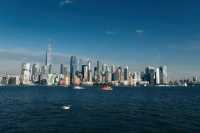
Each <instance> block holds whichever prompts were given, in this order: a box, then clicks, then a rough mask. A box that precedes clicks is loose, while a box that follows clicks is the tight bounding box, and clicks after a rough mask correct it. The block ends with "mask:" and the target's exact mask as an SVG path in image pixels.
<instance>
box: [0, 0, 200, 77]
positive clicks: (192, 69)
mask: <svg viewBox="0 0 200 133" xmlns="http://www.w3.org/2000/svg"><path fill="white" fill-rule="evenodd" d="M0 2H1V4H0V55H4V56H1V57H0V58H1V60H2V62H1V63H0V71H1V72H2V71H11V70H12V71H13V72H14V71H16V70H15V69H16V68H17V69H18V67H14V68H15V69H14V68H12V67H13V66H19V64H20V63H21V62H22V61H29V62H34V61H36V58H42V57H43V52H44V50H45V48H46V47H47V45H48V40H53V42H54V45H53V50H54V52H56V53H57V55H77V56H80V57H95V58H98V59H101V60H103V61H105V62H106V63H115V64H121V65H126V64H127V65H129V67H130V69H131V70H133V71H134V70H135V71H138V70H143V69H144V67H145V66H147V65H154V66H159V65H167V66H168V69H169V72H170V76H171V77H181V76H187V75H200V70H199V68H200V63H199V62H198V60H199V57H200V25H199V24H200V17H199V16H200V9H199V5H200V1H197V0H181V1H180V0H165V1H163V0H42V1H41V0H12V1H8V0H0ZM27 51H28V52H27ZM13 57H15V58H13ZM56 59H58V58H56ZM37 61H41V59H38V60H37ZM62 61H63V60H62ZM57 62H58V61H57ZM66 63H68V62H66ZM4 66H10V67H4Z"/></svg>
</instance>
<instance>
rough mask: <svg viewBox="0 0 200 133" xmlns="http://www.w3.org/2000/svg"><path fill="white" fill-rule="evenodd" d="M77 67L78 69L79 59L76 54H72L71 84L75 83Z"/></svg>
mask: <svg viewBox="0 0 200 133" xmlns="http://www.w3.org/2000/svg"><path fill="white" fill-rule="evenodd" d="M77 69H78V60H77V58H76V56H71V58H70V83H71V84H73V83H74V80H75V76H76V71H77Z"/></svg>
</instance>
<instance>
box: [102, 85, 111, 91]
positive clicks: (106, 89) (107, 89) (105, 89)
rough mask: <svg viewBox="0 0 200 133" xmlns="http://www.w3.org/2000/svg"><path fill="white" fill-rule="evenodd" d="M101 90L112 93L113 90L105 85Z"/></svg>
mask: <svg viewBox="0 0 200 133" xmlns="http://www.w3.org/2000/svg"><path fill="white" fill-rule="evenodd" d="M101 90H104V91H112V90H113V88H112V87H111V86H109V85H107V84H104V85H102V86H101Z"/></svg>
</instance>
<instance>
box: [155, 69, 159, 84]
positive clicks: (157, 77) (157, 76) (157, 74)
mask: <svg viewBox="0 0 200 133" xmlns="http://www.w3.org/2000/svg"><path fill="white" fill-rule="evenodd" d="M156 84H160V69H159V68H156Z"/></svg>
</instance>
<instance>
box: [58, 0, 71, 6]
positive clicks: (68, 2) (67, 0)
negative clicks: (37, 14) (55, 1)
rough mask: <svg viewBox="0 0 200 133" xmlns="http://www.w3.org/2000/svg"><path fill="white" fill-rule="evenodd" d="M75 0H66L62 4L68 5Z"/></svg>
mask: <svg viewBox="0 0 200 133" xmlns="http://www.w3.org/2000/svg"><path fill="white" fill-rule="evenodd" d="M72 3H73V1H72V0H64V1H61V2H60V6H64V5H68V4H72Z"/></svg>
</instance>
